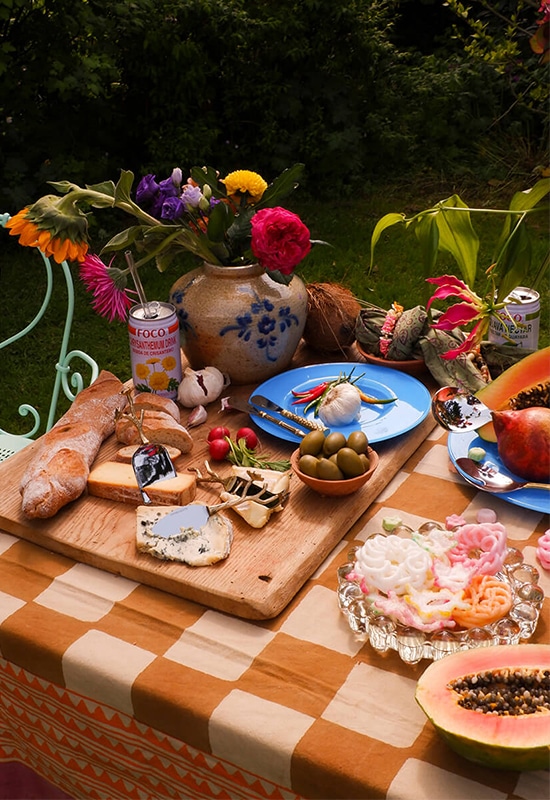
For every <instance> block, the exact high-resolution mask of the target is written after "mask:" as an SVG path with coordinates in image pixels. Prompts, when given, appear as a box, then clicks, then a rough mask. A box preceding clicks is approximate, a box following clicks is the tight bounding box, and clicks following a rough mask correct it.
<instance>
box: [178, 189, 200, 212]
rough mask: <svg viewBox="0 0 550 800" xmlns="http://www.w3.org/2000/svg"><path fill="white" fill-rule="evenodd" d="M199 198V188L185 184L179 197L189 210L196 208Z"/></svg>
mask: <svg viewBox="0 0 550 800" xmlns="http://www.w3.org/2000/svg"><path fill="white" fill-rule="evenodd" d="M201 198H202V192H201V190H200V186H191V185H190V184H187V186H186V187H185V189H184V190H183V192H182V195H181V199H182V200H183V202H184V204H185V206H186V207H190V208H198V207H199V203H200V201H201Z"/></svg>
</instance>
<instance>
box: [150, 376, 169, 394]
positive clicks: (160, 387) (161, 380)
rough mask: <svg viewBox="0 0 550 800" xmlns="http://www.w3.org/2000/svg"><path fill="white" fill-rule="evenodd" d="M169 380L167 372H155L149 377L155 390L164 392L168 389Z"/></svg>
mask: <svg viewBox="0 0 550 800" xmlns="http://www.w3.org/2000/svg"><path fill="white" fill-rule="evenodd" d="M168 381H169V378H168V375H167V374H166V372H154V373H153V374H152V375H151V377H150V378H149V387H150V388H151V389H152V391H153V392H164V391H166V389H168Z"/></svg>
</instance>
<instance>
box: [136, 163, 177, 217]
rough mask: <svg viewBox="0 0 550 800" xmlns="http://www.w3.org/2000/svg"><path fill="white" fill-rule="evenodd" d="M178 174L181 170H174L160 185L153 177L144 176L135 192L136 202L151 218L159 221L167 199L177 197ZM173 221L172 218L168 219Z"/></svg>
mask: <svg viewBox="0 0 550 800" xmlns="http://www.w3.org/2000/svg"><path fill="white" fill-rule="evenodd" d="M179 172H181V170H177V169H175V170H174V171H173V172H172V175H171V176H170V177H169V178H165V179H164V180H163V181H161V182H160V183H157V182H156V180H155V178H156V176H155V175H145V177H143V178H142V179H141V180H140V182H139V184H138V187H137V190H136V202H137V204H138V205H140V206H142V207H143V208H144V209H145V210H146V211H147V212H149V214H151V216H152V217H156V219H161V218H162V214H163V206H164V203H165V201H166V200H167V199H168V198H169V197H177V196H178V195H179V192H180V188H179V184H178V183H177V180H178V177H179V174H178V173H179ZM169 219H173V217H169Z"/></svg>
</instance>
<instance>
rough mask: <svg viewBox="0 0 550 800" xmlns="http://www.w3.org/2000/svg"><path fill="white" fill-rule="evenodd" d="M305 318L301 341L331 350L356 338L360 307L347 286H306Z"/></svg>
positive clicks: (340, 348)
mask: <svg viewBox="0 0 550 800" xmlns="http://www.w3.org/2000/svg"><path fill="white" fill-rule="evenodd" d="M306 288H307V295H308V303H307V321H306V327H305V329H304V334H303V336H304V340H305V341H306V343H307V344H308V345H309V346H310V347H312V348H313V349H314V350H318V351H320V352H322V353H323V352H324V353H331V352H335V351H338V350H340V351H341V350H343V349H344V348H346V347H349V346H350V345H352V344H353V342H354V341H355V321H356V319H357V315H358V314H359V311H360V310H361V306H360V304H359V301H358V300H357V299H356V298H355V297H354V296H353V294H352V293H351V292H350V290H349V289H346V287H345V286H341V285H340V284H338V283H309V284H308V285H307V287H306Z"/></svg>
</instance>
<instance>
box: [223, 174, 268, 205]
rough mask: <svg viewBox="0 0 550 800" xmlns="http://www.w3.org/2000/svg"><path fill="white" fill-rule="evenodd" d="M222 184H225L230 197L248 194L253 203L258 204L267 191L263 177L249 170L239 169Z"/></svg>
mask: <svg viewBox="0 0 550 800" xmlns="http://www.w3.org/2000/svg"><path fill="white" fill-rule="evenodd" d="M222 183H224V184H225V188H226V189H227V194H228V195H234V194H238V193H239V194H248V196H249V201H250V202H251V203H257V202H258V200H261V199H262V195H263V193H264V192H265V190H266V189H267V183H266V182H265V181H264V179H263V178H262V176H261V175H258V173H257V172H251V171H250V170H248V169H238V170H236V171H235V172H230V173H229V175H228V176H227V177H226V178H225V179H224V180H222Z"/></svg>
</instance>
